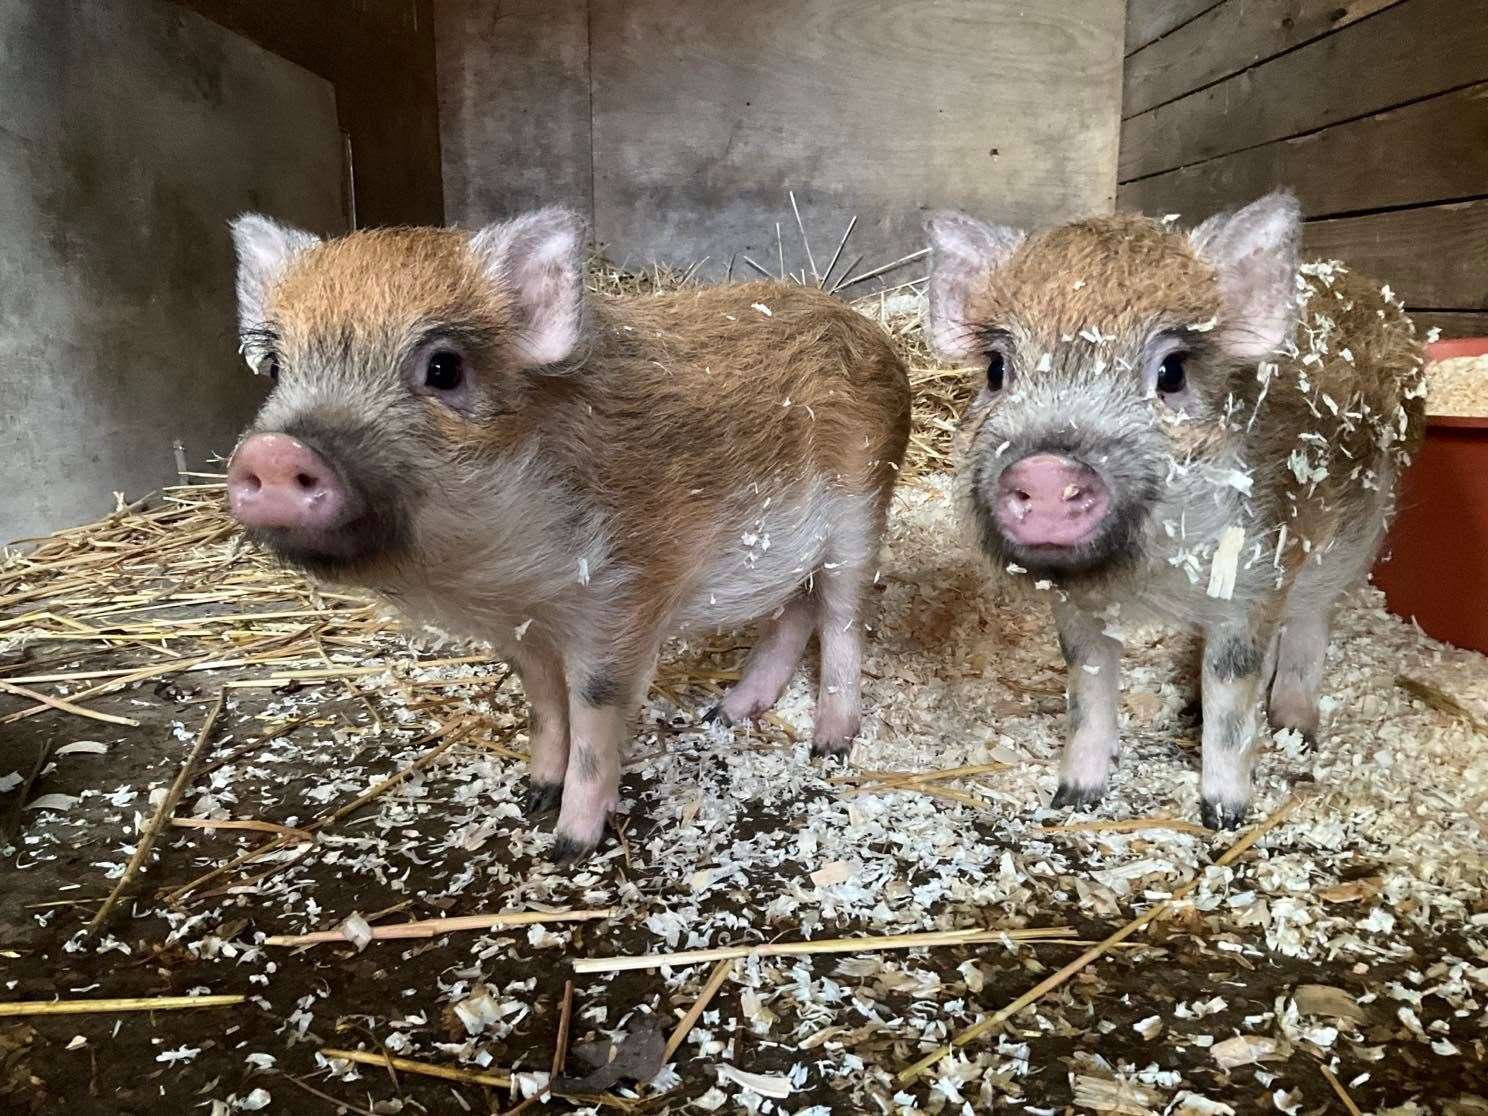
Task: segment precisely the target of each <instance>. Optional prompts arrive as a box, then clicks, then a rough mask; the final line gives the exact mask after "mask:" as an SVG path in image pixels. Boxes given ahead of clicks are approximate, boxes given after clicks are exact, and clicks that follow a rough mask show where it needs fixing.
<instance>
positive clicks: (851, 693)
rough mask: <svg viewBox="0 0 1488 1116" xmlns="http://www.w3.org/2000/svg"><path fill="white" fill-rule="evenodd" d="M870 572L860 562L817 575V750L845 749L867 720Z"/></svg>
mask: <svg viewBox="0 0 1488 1116" xmlns="http://www.w3.org/2000/svg"><path fill="white" fill-rule="evenodd" d="M870 578H871V575H870V574H869V572H868V571H867V569H866V568H865V567H864V566H857V565H853V566H849V565H842V566H839V567H838V568H837V569H835V570H822V571H821V572H820V573H818V574H817V576H816V595H817V601H818V607H817V616H818V628H817V634H818V638H819V640H820V643H821V683H820V691H821V692H820V693H819V694H818V696H817V702H816V724H815V725H814V727H813V729H812V733H811V754H812V755H814V756H840V755H846V754H847V752H848V751H849V750H850V749H851V748H852V742H853V737H855V736H857V735H858V729H859V727H860V726H861V723H862V711H861V706H860V691H861V686H862V672H863V620H862V606H863V595H864V593H865V592H866V591H867V588H868V583H869V580H870Z"/></svg>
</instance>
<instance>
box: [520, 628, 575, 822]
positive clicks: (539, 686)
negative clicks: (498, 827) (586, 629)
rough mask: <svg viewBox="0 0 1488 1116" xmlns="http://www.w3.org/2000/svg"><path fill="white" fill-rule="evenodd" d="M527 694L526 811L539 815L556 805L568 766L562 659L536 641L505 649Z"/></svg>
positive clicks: (565, 702) (566, 694) (566, 710)
mask: <svg viewBox="0 0 1488 1116" xmlns="http://www.w3.org/2000/svg"><path fill="white" fill-rule="evenodd" d="M506 650H507V651H508V652H509V656H508V657H509V658H510V659H511V661H512V664H513V665H514V666H515V667H516V668H517V677H518V678H520V679H521V680H522V690H523V692H524V693H525V694H526V695H527V741H528V743H527V750H528V754H529V756H530V760H529V764H528V776H527V813H528V816H529V817H534V818H537V817H541V816H542V815H544V814H547V813H549V812H551V811H552V810H554V809H555V808H556V807H557V806H558V801H559V799H560V798H561V797H562V796H563V774H564V772H565V771H566V770H567V769H568V687H567V685H565V683H564V681H563V661H562V660H561V659H559V658H558V656H557V655H556V654H555V653H554V652H553V651H551V650H550V649H548V648H546V647H543V646H542V645H540V644H538V643H537V642H536V641H535V640H530V639H529V640H528V641H527V642H525V643H523V642H519V643H516V644H515V645H513V646H512V647H509V648H507V649H506Z"/></svg>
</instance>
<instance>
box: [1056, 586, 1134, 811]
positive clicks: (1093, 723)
mask: <svg viewBox="0 0 1488 1116" xmlns="http://www.w3.org/2000/svg"><path fill="white" fill-rule="evenodd" d="M1054 621H1055V623H1056V624H1057V625H1058V628H1059V647H1060V650H1062V651H1063V652H1064V661H1065V664H1066V668H1067V669H1066V675H1067V677H1066V682H1065V699H1066V705H1067V708H1068V710H1069V741H1068V742H1067V743H1066V744H1065V746H1064V756H1063V757H1062V758H1061V760H1060V762H1059V788H1058V789H1057V790H1056V791H1055V792H1054V800H1053V802H1051V803H1050V805H1051V806H1052V807H1053V808H1054V809H1056V810H1057V809H1059V808H1060V807H1062V806H1074V807H1081V806H1090V805H1093V804H1094V803H1096V802H1099V801H1100V799H1101V797H1102V796H1103V795H1104V794H1105V793H1106V781H1107V779H1108V778H1109V777H1110V771H1111V762H1112V760H1114V759H1115V758H1116V749H1117V746H1118V744H1119V743H1120V729H1119V728H1118V726H1117V722H1116V705H1117V699H1118V692H1119V690H1120V685H1121V644H1120V643H1118V642H1117V641H1116V640H1114V639H1112V638H1111V637H1110V636H1108V635H1106V633H1105V632H1103V631H1102V630H1101V623H1100V621H1099V620H1097V619H1096V618H1095V617H1093V616H1091V615H1090V614H1089V613H1087V612H1085V611H1083V610H1082V609H1080V608H1077V607H1076V606H1074V605H1073V604H1069V603H1068V602H1063V603H1060V604H1056V605H1055V606H1054Z"/></svg>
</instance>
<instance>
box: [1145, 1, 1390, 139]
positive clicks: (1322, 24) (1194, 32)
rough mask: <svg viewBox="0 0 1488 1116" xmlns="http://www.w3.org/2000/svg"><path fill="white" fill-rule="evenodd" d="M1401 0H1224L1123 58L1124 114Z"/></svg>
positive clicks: (1169, 98) (1194, 87) (1179, 95)
mask: <svg viewBox="0 0 1488 1116" xmlns="http://www.w3.org/2000/svg"><path fill="white" fill-rule="evenodd" d="M1402 2H1403V0H1225V3H1222V4H1220V5H1219V6H1218V7H1215V8H1211V9H1210V10H1209V11H1207V12H1205V13H1203V14H1202V15H1200V16H1199V17H1198V18H1197V19H1194V20H1193V21H1192V22H1190V23H1186V24H1184V25H1183V26H1182V27H1179V28H1178V29H1177V30H1176V31H1174V32H1172V33H1171V34H1169V35H1166V36H1164V37H1163V38H1162V39H1159V40H1158V41H1157V42H1154V43H1151V44H1149V45H1148V46H1146V47H1143V48H1142V49H1141V50H1139V51H1137V52H1136V53H1135V54H1133V55H1131V56H1130V57H1129V58H1128V59H1127V60H1126V73H1125V76H1124V78H1123V81H1122V108H1121V111H1122V114H1123V115H1124V116H1135V115H1136V114H1137V113H1139V112H1145V111H1146V110H1147V109H1150V108H1152V107H1153V106H1154V105H1160V104H1163V103H1165V102H1167V101H1172V100H1175V99H1177V98H1179V97H1181V96H1183V95H1184V94H1185V93H1187V92H1189V91H1190V90H1193V89H1197V88H1198V87H1199V86H1201V85H1208V84H1210V83H1211V82H1215V81H1218V80H1219V79H1220V78H1223V77H1228V76H1229V75H1230V74H1234V73H1238V72H1239V71H1241V70H1243V69H1245V68H1246V67H1247V66H1253V65H1255V64H1256V63H1258V62H1264V61H1265V60H1266V59H1268V58H1271V57H1272V56H1274V55H1277V54H1280V53H1281V52H1282V51H1284V50H1291V49H1292V48H1294V47H1298V46H1301V45H1302V44H1303V43H1307V42H1311V41H1312V40H1313V39H1316V38H1317V37H1318V36H1320V35H1325V34H1327V33H1328V32H1330V31H1337V30H1339V29H1340V28H1343V27H1347V26H1348V25H1349V24H1351V23H1356V22H1358V21H1359V20H1361V19H1363V18H1364V17H1365V16H1369V15H1373V14H1374V13H1375V12H1378V11H1382V10H1384V9H1385V8H1389V7H1392V6H1393V5H1395V4H1398V3H1402Z"/></svg>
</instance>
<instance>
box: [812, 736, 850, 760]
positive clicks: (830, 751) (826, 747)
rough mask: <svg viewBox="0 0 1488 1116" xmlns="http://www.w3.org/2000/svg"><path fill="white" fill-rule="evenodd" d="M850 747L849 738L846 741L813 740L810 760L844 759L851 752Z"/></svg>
mask: <svg viewBox="0 0 1488 1116" xmlns="http://www.w3.org/2000/svg"><path fill="white" fill-rule="evenodd" d="M852 746H853V742H852V739H851V738H849V739H847V740H813V741H812V742H811V758H812V759H830V758H831V757H833V756H836V757H837V758H839V759H846V758H847V754H848V753H849V752H851V751H852Z"/></svg>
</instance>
